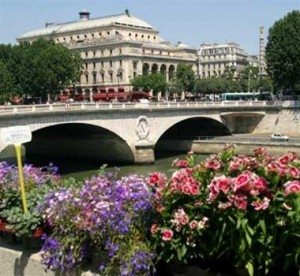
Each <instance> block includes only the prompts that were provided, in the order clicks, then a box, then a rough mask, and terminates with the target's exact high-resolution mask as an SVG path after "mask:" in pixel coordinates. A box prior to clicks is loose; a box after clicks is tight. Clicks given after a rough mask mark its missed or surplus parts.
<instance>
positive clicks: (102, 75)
mask: <svg viewBox="0 0 300 276" xmlns="http://www.w3.org/2000/svg"><path fill="white" fill-rule="evenodd" d="M101 81H102V82H103V83H104V73H101Z"/></svg>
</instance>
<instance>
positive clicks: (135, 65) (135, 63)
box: [133, 61, 137, 69]
mask: <svg viewBox="0 0 300 276" xmlns="http://www.w3.org/2000/svg"><path fill="white" fill-rule="evenodd" d="M136 68H137V62H136V61H134V62H133V69H136Z"/></svg>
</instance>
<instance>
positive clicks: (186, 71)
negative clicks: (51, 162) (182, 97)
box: [175, 64, 195, 91]
mask: <svg viewBox="0 0 300 276" xmlns="http://www.w3.org/2000/svg"><path fill="white" fill-rule="evenodd" d="M175 83H176V86H177V88H178V89H179V90H181V91H194V86H195V73H194V71H193V69H192V67H191V66H190V65H188V64H179V65H178V67H177V70H176V76H175Z"/></svg>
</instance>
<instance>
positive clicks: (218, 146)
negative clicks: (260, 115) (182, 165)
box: [191, 140, 300, 156]
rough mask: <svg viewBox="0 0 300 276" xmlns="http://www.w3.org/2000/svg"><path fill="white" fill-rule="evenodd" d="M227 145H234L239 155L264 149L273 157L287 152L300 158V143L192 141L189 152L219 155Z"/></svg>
mask: <svg viewBox="0 0 300 276" xmlns="http://www.w3.org/2000/svg"><path fill="white" fill-rule="evenodd" d="M226 143H228V144H231V145H236V150H237V152H238V153H239V154H250V155H252V154H253V150H254V149H256V148H258V147H264V148H266V149H267V150H268V152H270V153H271V154H274V155H282V154H284V153H286V152H288V151H293V152H295V153H297V154H298V156H300V143H289V142H280V143H279V142H277V143H270V142H246V141H242V142H241V141H212V140H206V141H194V142H193V145H192V147H191V150H192V151H194V152H195V153H219V152H220V151H221V150H222V149H223V148H224V145H225V144H226Z"/></svg>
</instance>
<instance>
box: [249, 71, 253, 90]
mask: <svg viewBox="0 0 300 276" xmlns="http://www.w3.org/2000/svg"><path fill="white" fill-rule="evenodd" d="M251 74H252V70H251V69H250V70H249V73H248V92H250V87H251V85H250V84H251Z"/></svg>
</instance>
